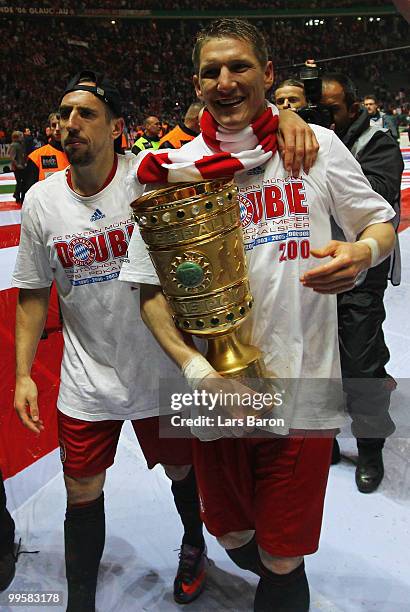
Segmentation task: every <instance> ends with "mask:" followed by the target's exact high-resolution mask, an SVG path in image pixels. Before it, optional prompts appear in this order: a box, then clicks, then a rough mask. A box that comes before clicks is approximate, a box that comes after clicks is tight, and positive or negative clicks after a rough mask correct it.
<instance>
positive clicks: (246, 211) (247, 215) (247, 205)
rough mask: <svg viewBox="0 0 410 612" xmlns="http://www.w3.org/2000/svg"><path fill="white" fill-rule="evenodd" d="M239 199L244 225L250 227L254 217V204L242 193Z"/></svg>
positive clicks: (239, 194)
mask: <svg viewBox="0 0 410 612" xmlns="http://www.w3.org/2000/svg"><path fill="white" fill-rule="evenodd" d="M238 200H239V212H240V216H241V224H242V227H248V225H249V224H250V222H251V221H252V219H253V204H252V202H251V201H250V200H248V198H247V197H246V196H244V195H243V194H242V193H238Z"/></svg>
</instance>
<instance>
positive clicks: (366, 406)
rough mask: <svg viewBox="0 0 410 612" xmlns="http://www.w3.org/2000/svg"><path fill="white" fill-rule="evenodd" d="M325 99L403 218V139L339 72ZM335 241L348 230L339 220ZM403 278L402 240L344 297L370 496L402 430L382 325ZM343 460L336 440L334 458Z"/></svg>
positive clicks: (343, 352)
mask: <svg viewBox="0 0 410 612" xmlns="http://www.w3.org/2000/svg"><path fill="white" fill-rule="evenodd" d="M322 103H323V104H326V105H327V106H329V107H330V108H331V110H332V113H333V117H334V129H335V132H336V134H337V135H338V136H339V138H340V139H341V140H342V142H343V143H344V144H345V145H346V147H347V148H348V149H349V150H350V151H351V152H352V154H353V155H354V156H355V158H356V159H357V161H358V162H359V164H360V166H361V168H362V170H363V173H364V174H365V175H366V177H367V179H368V180H369V182H370V184H371V186H372V188H373V189H374V191H376V192H377V193H379V194H380V195H382V196H383V197H384V198H385V199H386V200H387V201H388V202H389V203H390V204H391V205H392V207H393V208H394V210H395V211H396V217H395V219H394V220H393V222H394V225H395V227H396V229H397V226H398V223H399V220H400V184H401V175H402V172H403V167H404V166H403V159H402V155H401V152H400V148H399V146H398V144H397V142H396V141H395V140H394V138H393V137H392V135H391V134H390V132H389V131H388V130H387V129H384V128H381V127H375V126H370V116H369V114H368V112H367V110H366V109H364V108H362V107H361V105H360V102H359V100H358V97H357V93H356V88H355V86H354V83H353V82H352V81H351V80H350V78H349V77H347V76H345V75H343V74H339V73H328V74H326V75H324V77H323V89H322ZM334 227H335V232H334V238H337V239H338V240H340V239H341V236H340V233H339V232H341V230H340V229H339V228H338V227H337V226H336V224H334ZM388 280H390V281H391V282H392V284H394V285H398V284H399V282H400V251H399V248H398V243H397V245H396V249H395V251H394V253H393V254H392V256H391V257H390V258H388V259H386V260H385V261H383V262H382V263H381V264H379V265H378V266H376V267H374V268H372V269H369V270H368V272H367V274H366V276H365V278H364V279H363V280H362V282H361V283H360V284H358V285H357V286H356V287H355V288H354V289H352V290H350V291H346V292H345V293H341V294H340V295H338V317H339V345H340V357H341V363H342V373H343V379H344V388H345V391H346V393H347V403H348V409H349V412H350V414H351V417H352V432H353V434H354V436H355V437H356V438H357V448H358V453H359V459H358V464H357V468H356V484H357V487H358V489H359V491H361V492H362V493H371V492H372V491H374V490H375V489H376V488H377V487H378V486H379V484H380V482H381V481H382V479H383V475H384V468H383V458H382V449H383V446H384V442H385V438H386V437H387V436H389V435H390V434H391V433H393V431H394V429H395V427H394V423H393V421H392V420H391V418H390V416H389V406H390V394H391V391H392V390H393V389H394V388H395V382H394V380H393V379H392V378H391V377H390V376H389V375H388V374H387V372H386V370H385V365H386V364H387V362H388V361H389V358H390V355H389V350H388V348H387V346H386V343H385V339H384V335H383V329H382V324H383V321H384V319H385V316H386V313H385V310H384V305H383V296H384V292H385V289H386V287H387V281H388ZM339 457H340V454H339V448H338V444H337V441H335V448H334V463H336V462H337V461H338V459H339Z"/></svg>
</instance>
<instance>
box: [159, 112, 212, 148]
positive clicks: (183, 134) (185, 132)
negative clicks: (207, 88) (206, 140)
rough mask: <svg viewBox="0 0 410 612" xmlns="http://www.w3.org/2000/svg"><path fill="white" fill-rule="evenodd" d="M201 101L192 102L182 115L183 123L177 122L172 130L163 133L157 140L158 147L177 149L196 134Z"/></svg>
mask: <svg viewBox="0 0 410 612" xmlns="http://www.w3.org/2000/svg"><path fill="white" fill-rule="evenodd" d="M203 107H204V105H203V104H202V102H193V103H192V104H191V105H190V106H189V108H188V110H187V112H186V114H185V117H184V122H183V123H178V125H176V126H175V127H174V129H173V130H171V131H170V132H168V134H165V136H163V137H162V138H161V140H160V141H159V148H160V149H179V148H180V147H182V146H183V145H184V144H186V143H187V142H190V141H191V140H193V139H194V138H196V136H198V134H199V132H200V131H201V130H200V126H199V114H200V112H201V110H202V109H203Z"/></svg>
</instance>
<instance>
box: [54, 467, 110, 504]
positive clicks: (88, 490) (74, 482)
mask: <svg viewBox="0 0 410 612" xmlns="http://www.w3.org/2000/svg"><path fill="white" fill-rule="evenodd" d="M104 482H105V471H104V472H101V473H100V474H97V475H95V476H87V477H85V478H77V477H72V476H68V475H67V474H64V483H65V487H66V491H67V504H68V505H70V506H72V505H74V504H81V503H84V502H89V501H93V500H94V499H97V498H98V497H100V495H101V493H102V490H103V487H104Z"/></svg>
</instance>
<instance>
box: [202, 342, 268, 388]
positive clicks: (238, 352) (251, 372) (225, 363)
mask: <svg viewBox="0 0 410 612" xmlns="http://www.w3.org/2000/svg"><path fill="white" fill-rule="evenodd" d="M205 356H206V359H207V360H208V361H209V363H210V364H211V365H212V367H213V368H215V370H216V371H217V372H218V373H219V374H220V375H221V376H226V377H227V378H239V379H250V380H252V379H259V380H261V379H263V378H264V377H265V376H266V367H265V364H264V361H263V356H262V352H261V351H260V350H259V349H258V348H256V346H251V345H245V344H242V342H241V341H240V340H239V339H238V337H237V336H236V333H235V331H231V332H229V333H228V334H223V335H221V336H216V337H211V338H208V351H207V353H206V355H205Z"/></svg>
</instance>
